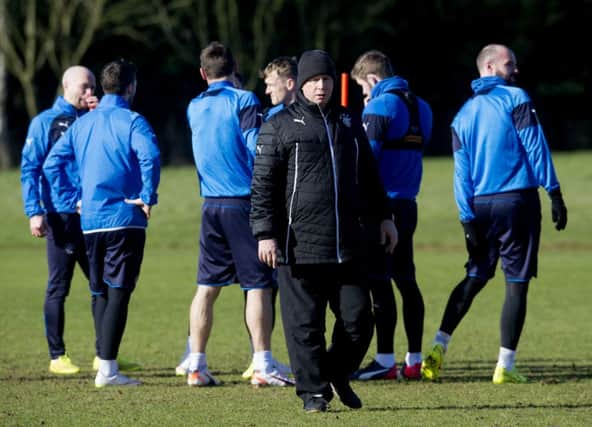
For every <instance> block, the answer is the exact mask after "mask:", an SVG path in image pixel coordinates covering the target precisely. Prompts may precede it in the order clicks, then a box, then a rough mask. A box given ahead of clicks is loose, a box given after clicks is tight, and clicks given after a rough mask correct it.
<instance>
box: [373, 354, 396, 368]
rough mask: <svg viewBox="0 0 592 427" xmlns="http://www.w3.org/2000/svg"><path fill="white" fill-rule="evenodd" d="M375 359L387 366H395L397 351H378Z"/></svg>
mask: <svg viewBox="0 0 592 427" xmlns="http://www.w3.org/2000/svg"><path fill="white" fill-rule="evenodd" d="M374 360H376V361H377V362H378V363H380V365H381V366H384V367H385V368H392V367H393V366H395V353H376V356H374Z"/></svg>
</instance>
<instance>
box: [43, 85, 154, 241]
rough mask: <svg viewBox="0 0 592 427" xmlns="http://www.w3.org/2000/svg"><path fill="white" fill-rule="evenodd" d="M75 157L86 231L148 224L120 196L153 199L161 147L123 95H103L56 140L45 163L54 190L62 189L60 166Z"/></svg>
mask: <svg viewBox="0 0 592 427" xmlns="http://www.w3.org/2000/svg"><path fill="white" fill-rule="evenodd" d="M74 161H75V162H76V164H77V165H78V169H79V171H80V185H81V197H82V208H81V214H80V223H81V227H82V231H83V232H84V233H92V232H99V231H110V230H116V229H120V228H145V227H146V226H147V225H148V222H147V220H146V216H145V215H144V212H143V211H142V210H141V209H140V208H139V207H138V206H135V205H131V204H128V203H125V201H124V199H137V198H141V199H142V201H143V202H144V203H145V204H148V205H155V204H156V203H157V193H156V190H157V188H158V184H159V181H160V152H159V150H158V146H157V143H156V136H155V135H154V132H153V131H152V128H151V127H150V125H149V124H148V122H147V121H146V119H145V118H144V117H142V116H141V115H140V114H138V113H136V112H134V111H131V110H130V109H129V104H128V103H127V101H126V100H125V99H124V98H123V97H121V96H119V95H112V94H108V95H105V96H103V98H102V99H101V102H100V103H99V106H98V107H97V108H96V109H95V110H93V111H91V112H89V113H88V114H85V115H84V116H83V117H82V118H80V119H78V120H76V121H75V122H74V123H73V124H72V126H70V128H69V129H68V130H67V131H66V133H64V135H63V136H62V137H61V138H60V139H59V141H58V142H57V143H56V144H55V146H54V147H53V149H52V150H51V151H50V153H49V155H48V156H47V159H46V160H45V163H44V165H43V171H44V173H45V175H46V176H47V179H48V181H49V183H50V185H51V187H52V191H57V192H59V191H60V190H59V189H60V188H61V186H62V185H63V182H62V181H61V177H62V175H61V170H63V168H65V167H67V166H68V164H69V163H70V162H74Z"/></svg>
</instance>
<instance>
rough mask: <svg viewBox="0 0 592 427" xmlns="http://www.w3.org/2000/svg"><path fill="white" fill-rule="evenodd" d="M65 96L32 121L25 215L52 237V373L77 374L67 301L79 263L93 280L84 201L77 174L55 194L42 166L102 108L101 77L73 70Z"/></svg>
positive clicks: (48, 319)
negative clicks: (70, 351)
mask: <svg viewBox="0 0 592 427" xmlns="http://www.w3.org/2000/svg"><path fill="white" fill-rule="evenodd" d="M62 88H63V93H64V94H63V96H58V97H57V99H56V100H55V102H54V104H53V106H52V107H51V108H49V109H47V110H45V111H43V112H42V113H41V114H39V115H37V116H36V117H34V118H33V120H32V121H31V124H30V125H29V130H28V133H27V139H26V141H25V145H24V147H23V151H22V161H21V183H22V194H23V203H24V207H25V215H27V217H29V228H30V230H31V235H32V236H34V237H40V238H42V237H46V242H47V264H48V271H49V278H48V280H47V290H46V293H45V303H44V306H43V313H44V320H45V332H46V338H47V344H48V346H49V356H50V358H51V361H50V364H49V371H50V372H52V373H54V374H61V375H71V374H76V373H78V372H79V371H80V368H79V367H78V366H76V365H75V364H74V363H72V361H71V360H70V358H69V357H68V355H67V354H66V346H65V344H64V338H63V335H64V323H65V319H64V303H65V301H66V297H67V296H68V292H69V290H70V283H71V281H72V275H73V273H74V266H75V265H76V263H78V265H79V266H80V268H81V269H82V271H83V272H84V274H85V276H86V277H87V278H88V259H87V257H86V250H85V246H84V240H83V237H82V232H81V231H80V217H79V215H78V214H77V213H76V203H77V201H78V199H79V194H78V190H77V187H76V186H75V185H73V184H69V183H71V182H73V183H74V184H75V183H76V182H77V178H74V177H76V176H77V172H76V171H75V170H72V169H71V168H70V169H68V170H66V171H65V172H64V180H63V181H64V185H63V186H62V187H61V188H60V191H59V193H56V192H53V193H52V192H51V191H50V188H49V185H48V183H47V181H46V179H45V177H44V176H43V174H42V166H43V162H44V160H45V158H46V157H47V155H48V153H49V151H50V150H51V147H52V146H53V145H54V144H55V142H56V141H57V140H58V139H59V138H60V137H61V136H62V134H63V133H64V132H65V131H66V129H67V128H68V127H69V126H70V124H71V123H72V122H73V121H74V120H76V119H77V118H78V117H80V116H82V115H83V114H85V113H86V112H87V111H89V109H92V108H94V107H96V106H97V104H98V99H97V97H96V96H94V95H93V93H94V90H95V76H94V75H93V73H92V72H91V71H90V70H89V69H88V68H86V67H82V66H79V65H76V66H73V67H70V68H68V69H67V70H66V71H65V72H64V76H63V78H62Z"/></svg>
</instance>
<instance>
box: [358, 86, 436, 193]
mask: <svg viewBox="0 0 592 427" xmlns="http://www.w3.org/2000/svg"><path fill="white" fill-rule="evenodd" d="M394 89H399V90H409V85H408V83H407V81H406V80H404V79H402V78H401V77H398V76H394V77H389V78H387V79H384V80H381V81H380V82H378V83H377V84H376V85H375V86H374V87H373V88H372V92H371V93H370V101H369V102H368V104H367V105H366V107H365V108H364V111H363V113H362V121H363V124H364V128H365V129H366V134H367V135H368V140H369V141H370V145H371V146H372V151H373V152H374V155H375V157H376V159H377V161H378V165H379V169H380V177H381V179H382V183H383V185H384V189H385V191H386V193H387V196H388V197H389V198H391V199H396V198H400V199H411V200H415V198H416V196H417V194H418V193H419V187H420V184H421V176H422V172H423V168H422V152H421V151H420V150H402V149H397V150H392V149H388V150H383V149H382V146H383V144H384V142H385V141H387V140H393V139H399V138H401V137H402V136H403V135H405V133H406V132H407V129H408V127H409V119H410V114H409V109H408V108H407V105H406V104H405V102H404V101H403V100H402V99H401V97H400V96H398V95H395V94H393V93H389V91H391V90H394ZM417 105H418V111H419V124H420V127H421V135H422V137H423V140H424V143H426V142H428V141H429V139H430V138H431V136H432V110H431V108H430V106H429V105H428V104H427V103H426V102H425V101H424V100H423V99H421V98H419V97H417Z"/></svg>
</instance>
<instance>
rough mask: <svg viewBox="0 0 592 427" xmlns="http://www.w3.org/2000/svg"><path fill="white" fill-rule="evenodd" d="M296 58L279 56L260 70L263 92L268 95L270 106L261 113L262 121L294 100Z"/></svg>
mask: <svg viewBox="0 0 592 427" xmlns="http://www.w3.org/2000/svg"><path fill="white" fill-rule="evenodd" d="M297 73H298V70H297V63H296V58H294V57H291V56H279V57H277V58H275V59H274V60H272V61H271V62H270V63H269V64H267V66H266V67H265V69H264V70H263V71H262V72H261V77H262V78H263V81H264V82H265V94H266V95H269V98H270V100H271V104H272V107H271V108H269V109H268V110H267V111H266V112H265V113H264V114H263V121H267V120H269V118H270V117H271V116H273V115H274V114H276V113H277V112H278V111H280V110H282V109H283V108H284V107H287V106H288V105H290V104H291V103H293V102H294V101H295V100H296V91H297V88H296V75H297Z"/></svg>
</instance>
